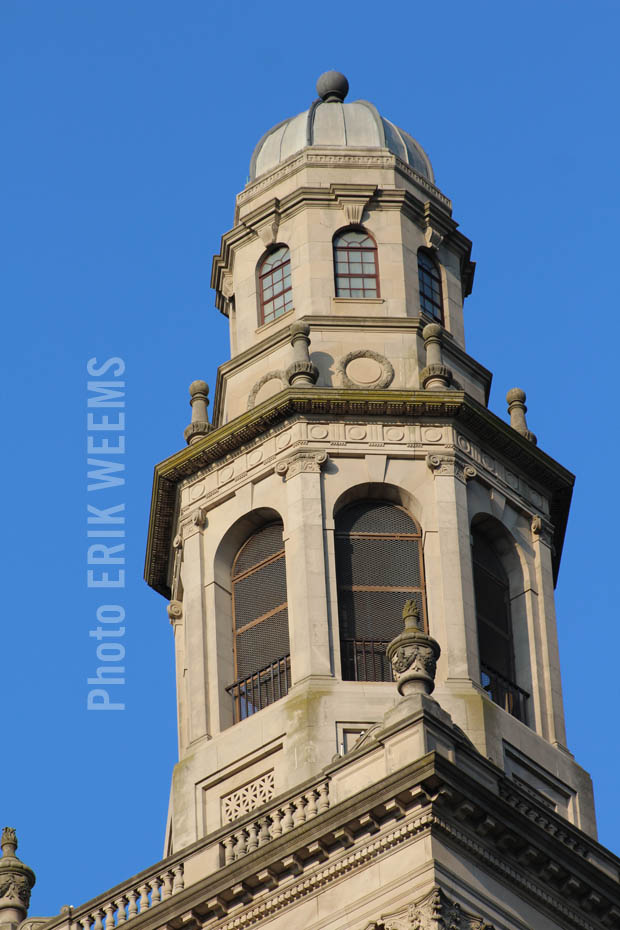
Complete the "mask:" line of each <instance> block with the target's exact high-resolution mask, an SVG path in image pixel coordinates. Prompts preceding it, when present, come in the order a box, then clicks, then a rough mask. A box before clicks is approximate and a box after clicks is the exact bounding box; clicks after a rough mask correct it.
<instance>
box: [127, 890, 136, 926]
mask: <svg viewBox="0 0 620 930" xmlns="http://www.w3.org/2000/svg"><path fill="white" fill-rule="evenodd" d="M127 897H128V899H129V909H128V911H127V920H131V918H132V917H135V916H136V915H137V913H138V892H137V891H130V892H129V894H128V895H127Z"/></svg>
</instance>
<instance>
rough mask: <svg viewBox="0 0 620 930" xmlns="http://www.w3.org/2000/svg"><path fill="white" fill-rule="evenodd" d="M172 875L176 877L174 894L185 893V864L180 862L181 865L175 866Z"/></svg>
mask: <svg viewBox="0 0 620 930" xmlns="http://www.w3.org/2000/svg"><path fill="white" fill-rule="evenodd" d="M172 873H173V875H174V882H173V885H172V894H176V893H177V892H178V891H183V889H184V888H185V882H184V881H183V863H182V862H180V863H179V865H175V867H174V868H173V870H172Z"/></svg>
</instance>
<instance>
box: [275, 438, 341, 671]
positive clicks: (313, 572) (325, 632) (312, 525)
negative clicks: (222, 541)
mask: <svg viewBox="0 0 620 930" xmlns="http://www.w3.org/2000/svg"><path fill="white" fill-rule="evenodd" d="M326 461H327V453H325V452H298V453H296V454H295V455H293V456H291V457H290V458H289V459H287V460H285V461H284V462H281V463H279V464H278V466H277V467H276V471H277V472H278V473H279V474H281V475H282V476H283V478H284V491H285V494H286V505H287V506H286V510H287V514H288V518H287V522H286V527H285V546H286V576H287V596H288V616H289V632H290V642H291V676H292V680H293V684H295V683H296V682H299V681H302V680H303V679H304V678H307V677H308V676H310V675H332V674H333V668H332V660H331V649H330V641H329V624H328V621H327V616H328V615H327V584H326V577H325V550H324V546H323V505H322V495H321V467H322V466H323V465H324V464H325V462H326Z"/></svg>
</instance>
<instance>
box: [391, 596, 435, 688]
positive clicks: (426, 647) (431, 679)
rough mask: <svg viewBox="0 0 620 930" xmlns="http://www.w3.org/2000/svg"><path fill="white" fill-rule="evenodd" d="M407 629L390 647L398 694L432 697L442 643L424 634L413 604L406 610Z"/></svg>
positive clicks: (409, 604)
mask: <svg viewBox="0 0 620 930" xmlns="http://www.w3.org/2000/svg"><path fill="white" fill-rule="evenodd" d="M403 621H404V624H405V629H404V630H403V632H402V633H399V635H398V636H397V637H396V638H395V639H393V640H392V642H391V643H390V644H389V645H388V647H387V657H388V659H389V661H390V662H391V663H392V671H393V674H394V679H395V680H396V682H397V683H398V691H399V694H402V695H403V697H405V696H406V695H407V694H412V693H415V692H418V693H419V692H423V693H424V694H431V693H432V691H433V689H434V687H435V671H436V668H437V659H438V658H439V656H440V654H441V649H440V647H439V643H438V642H437V641H436V640H435V639H433V637H432V636H429V635H428V634H427V633H425V632H424V629H423V627H422V619H421V617H420V609H419V607H418V605H417V603H416V602H415V601H414V600H409V601H407V602H406V604H405V607H404V609H403Z"/></svg>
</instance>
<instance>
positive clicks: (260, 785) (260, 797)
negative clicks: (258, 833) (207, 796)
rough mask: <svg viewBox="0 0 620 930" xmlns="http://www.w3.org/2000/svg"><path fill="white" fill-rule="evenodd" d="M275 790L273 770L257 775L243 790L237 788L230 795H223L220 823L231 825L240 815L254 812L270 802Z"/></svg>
mask: <svg viewBox="0 0 620 930" xmlns="http://www.w3.org/2000/svg"><path fill="white" fill-rule="evenodd" d="M274 789H275V781H274V774H273V769H272V770H271V772H265V774H264V775H259V777H258V778H255V779H254V781H251V782H250V783H249V784H247V785H244V786H243V788H237V790H236V791H231V792H230V794H225V795H224V797H223V798H222V821H223V822H224V823H232V821H233V820H236V819H237V817H241V815H242V814H247V813H248V812H249V811H253V810H255V809H256V808H257V807H260V806H261V804H265V803H266V802H267V801H271V799H272V797H273V792H274Z"/></svg>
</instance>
